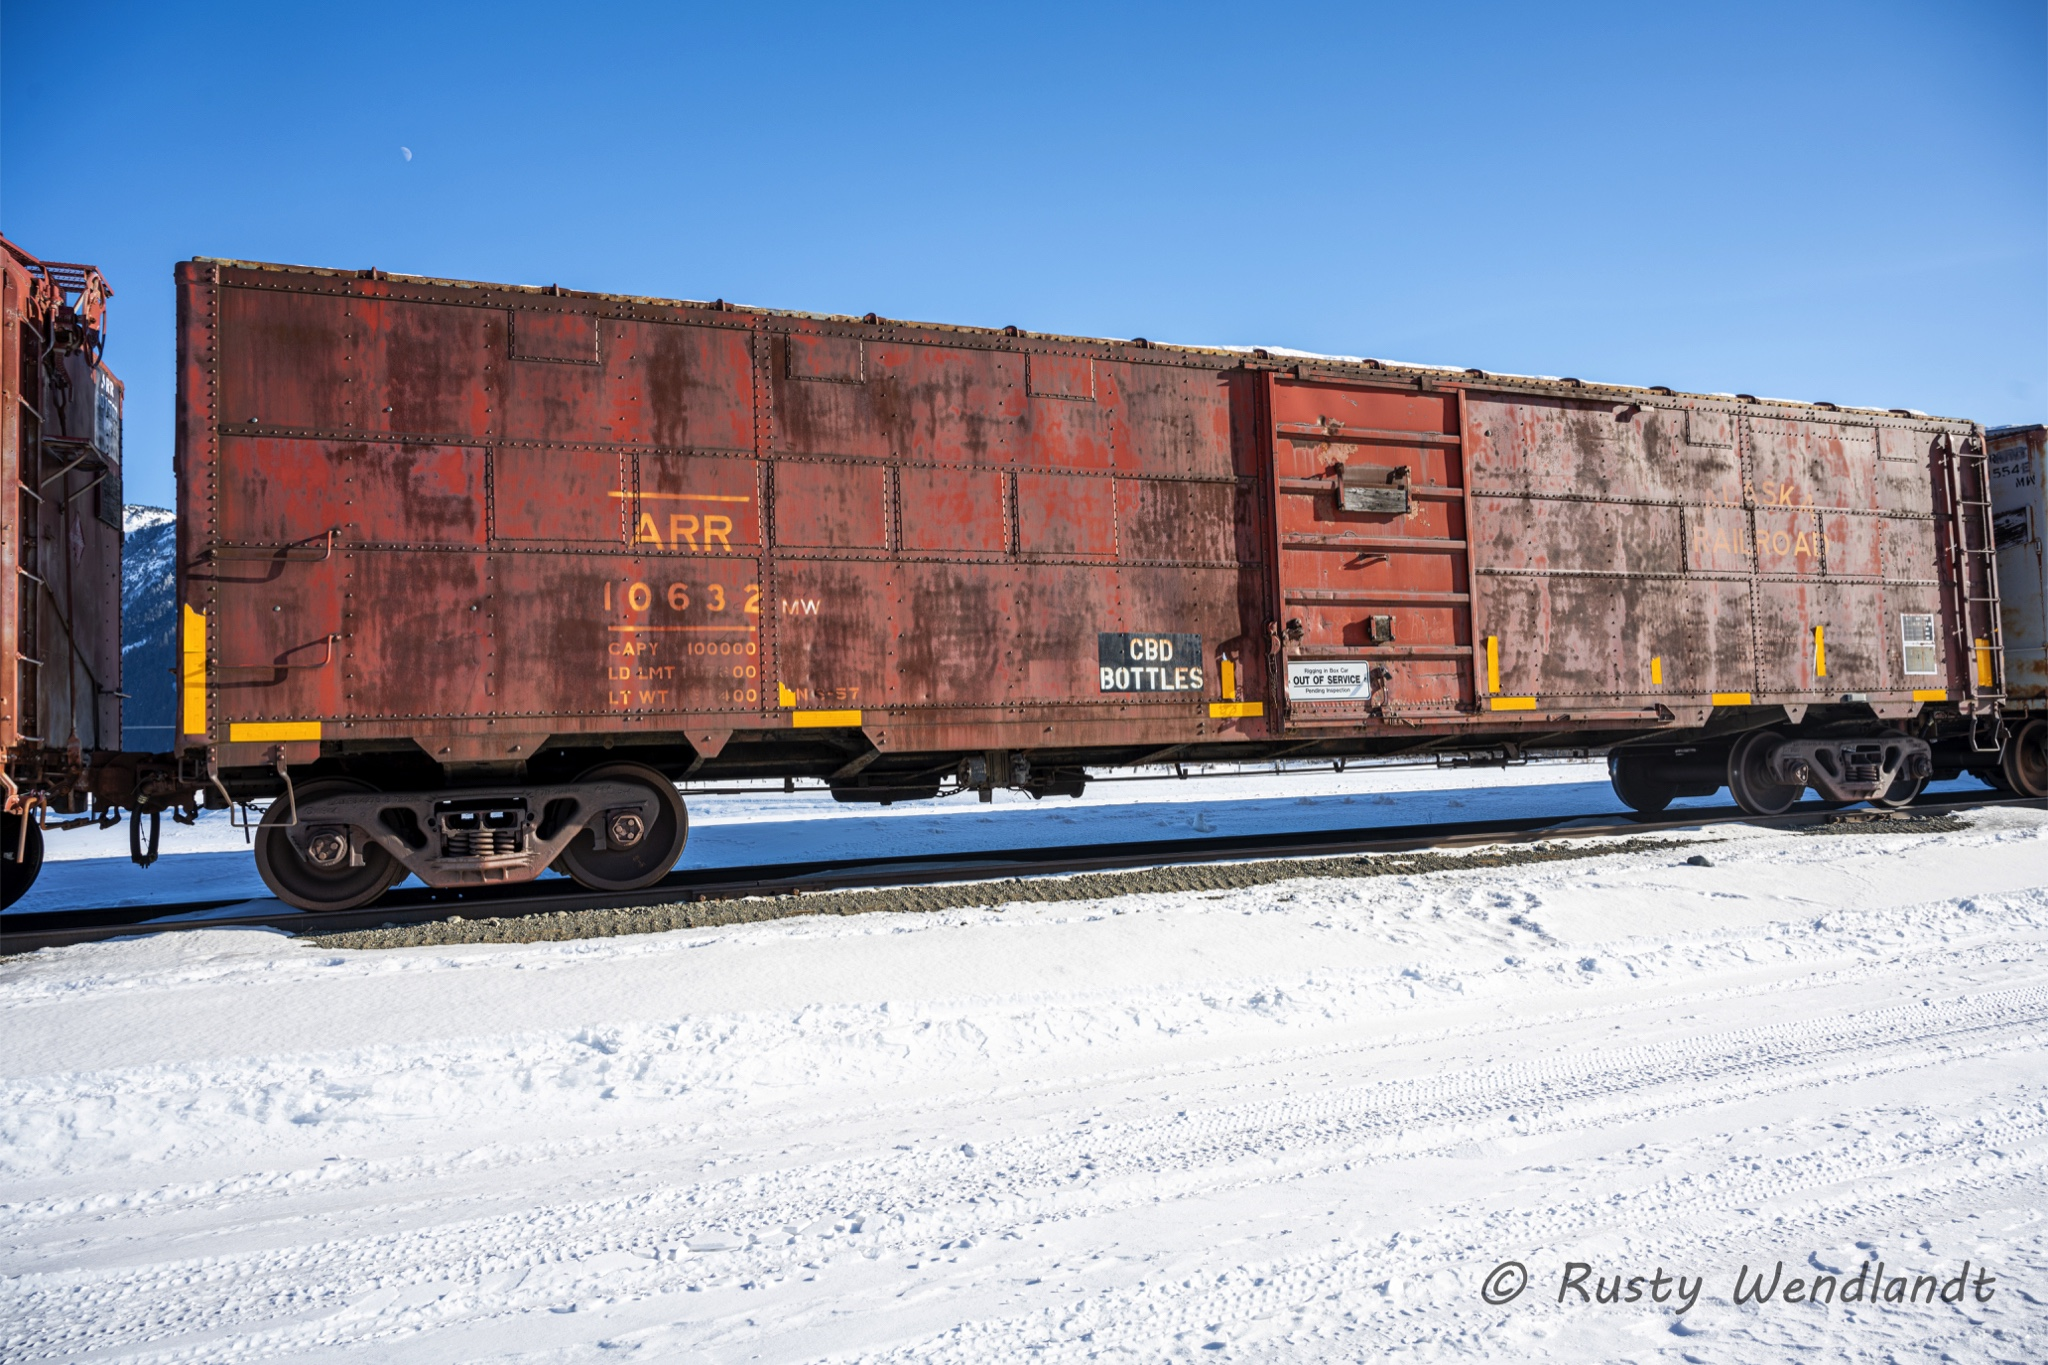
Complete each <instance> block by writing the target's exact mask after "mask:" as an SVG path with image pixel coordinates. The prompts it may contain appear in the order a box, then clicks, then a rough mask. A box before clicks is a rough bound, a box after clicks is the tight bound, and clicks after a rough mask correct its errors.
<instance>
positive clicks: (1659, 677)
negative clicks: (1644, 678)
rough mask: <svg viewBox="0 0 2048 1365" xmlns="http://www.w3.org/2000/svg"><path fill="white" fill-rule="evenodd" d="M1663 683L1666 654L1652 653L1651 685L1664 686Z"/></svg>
mask: <svg viewBox="0 0 2048 1365" xmlns="http://www.w3.org/2000/svg"><path fill="white" fill-rule="evenodd" d="M1663 685H1664V656H1663V655H1661V654H1652V655H1651V656H1650V686H1652V687H1662V686H1663Z"/></svg>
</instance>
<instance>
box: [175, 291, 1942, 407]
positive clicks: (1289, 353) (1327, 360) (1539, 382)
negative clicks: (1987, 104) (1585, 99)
mask: <svg viewBox="0 0 2048 1365" xmlns="http://www.w3.org/2000/svg"><path fill="white" fill-rule="evenodd" d="M192 259H193V261H194V262H195V263H198V264H201V265H219V266H233V267H235V268H237V269H241V270H272V271H277V272H279V273H282V274H298V275H320V276H324V277H327V278H330V279H363V278H365V277H366V275H367V274H368V273H369V272H367V271H364V270H344V269H340V268H338V267H335V266H318V265H288V264H283V263H280V262H276V261H239V260H234V259H232V258H229V257H225V256H194V257H193V258H192ZM376 278H378V279H381V280H392V281H404V282H408V283H412V284H426V285H436V286H440V287H443V288H448V289H486V290H491V291H494V292H500V293H502V292H512V293H520V294H534V295H537V296H539V297H541V298H551V299H553V298H561V299H592V300H596V301H598V302H603V303H630V304H643V305H646V306H648V307H652V308H711V307H713V306H714V304H715V305H716V306H717V307H719V308H720V309H722V310H723V311H726V312H733V313H751V314H754V315H756V316H760V317H777V318H801V319H803V320H804V321H807V322H834V323H843V324H846V325H848V326H853V327H865V326H876V325H880V326H890V327H910V328H916V329H918V330H920V331H930V332H960V333H972V334H974V335H977V336H998V337H1005V338H1009V339H1014V340H1024V339H1026V338H1028V339H1030V340H1033V341H1050V342H1059V343H1066V344H1071V345H1076V346H1121V345H1128V344H1129V343H1130V342H1131V341H1132V340H1135V339H1136V338H1118V337H1089V336H1070V335H1068V334H1066V333H1064V332H1031V331H1026V330H1024V329H1023V328H1019V329H1017V332H1016V335H1015V337H1014V338H1011V337H1010V333H1009V332H1008V331H1007V330H1006V329H1004V328H1001V327H973V326H967V325H963V324H961V323H955V322H919V321H916V320H915V319H912V318H882V319H880V320H879V322H878V323H869V322H868V321H867V320H866V319H865V318H863V317H858V316H855V315H853V314H850V313H806V312H803V311H801V310H799V309H794V308H761V307H756V306H755V305H752V304H745V303H734V302H733V301H732V300H730V299H719V300H707V299H669V298H658V297H655V296H654V295H650V294H606V293H600V292H597V291H595V290H588V289H564V288H562V287H561V286H559V285H542V284H502V283H492V282H491V281H488V280H449V279H442V278H440V277H438V276H434V275H407V274H404V273H402V272H400V271H395V270H378V271H376ZM1145 348H1146V349H1147V350H1159V351H1178V352H1182V353H1184V354H1188V355H1215V356H1229V357H1231V358H1233V359H1236V360H1238V361H1240V362H1242V361H1244V360H1246V359H1250V358H1252V357H1254V356H1256V355H1257V354H1258V353H1259V352H1261V351H1263V352H1264V353H1265V355H1266V356H1267V357H1269V358H1270V359H1273V360H1292V361H1312V362H1314V363H1316V364H1319V365H1340V366H1348V367H1352V368H1356V369H1360V370H1365V371H1368V372H1370V373H1373V374H1388V373H1393V374H1427V375H1449V376H1454V377H1456V378H1459V379H1465V378H1477V379H1482V380H1485V381H1489V382H1494V383H1500V384H1506V385H1512V386H1517V387H1519V386H1522V385H1529V386H1533V387H1536V388H1541V389H1545V390H1559V389H1562V390H1564V391H1566V392H1570V393H1574V394H1579V395H1586V394H1591V393H1615V394H1628V395H1635V394H1641V395H1646V396H1647V397H1648V398H1649V399H1650V400H1652V401H1653V402H1654V401H1655V400H1657V399H1671V398H1697V399H1705V400H1707V401H1709V402H1716V403H1734V404H1737V405H1739V406H1747V407H1773V408H1797V409H1804V410H1807V411H1813V412H1844V413H1860V414H1865V415H1868V416H1872V417H1893V418H1897V417H1900V416H1902V415H1903V414H1908V413H1910V414H1911V415H1910V417H1908V418H1907V420H1910V421H1916V422H1934V423H1944V424H1954V425H1958V426H1969V427H1978V426H1980V424H1979V423H1978V422H1976V421H1975V420H1974V419H1972V418H1968V417H1935V416H1929V415H1928V414H1927V413H1924V412H1920V411H1918V410H1916V409H1912V408H1872V407H1858V406H1852V405H1848V404H1836V403H1809V402H1804V401H1801V400H1799V399H1796V398H1755V397H1752V398H1747V399H1745V398H1744V397H1743V396H1742V395H1740V394H1734V393H1698V392H1693V391H1691V390H1686V389H1666V388H1661V387H1659V388H1652V387H1650V386H1649V385H1646V384H1611V383H1605V382H1601V381H1596V380H1580V379H1564V378H1559V377H1555V376H1551V375H1530V374H1507V373H1504V372H1501V371H1495V370H1478V369H1475V368H1474V367H1469V366H1462V365H1424V364H1415V363H1411V362H1405V361H1393V360H1377V359H1372V358H1369V357H1365V356H1338V355H1324V354H1322V353H1320V352H1317V351H1297V350H1294V349H1292V348H1290V347H1285V346H1194V345H1187V344H1185V343H1179V342H1164V341H1147V342H1146V343H1145ZM1274 368H1277V369H1284V368H1285V366H1275V367H1274Z"/></svg>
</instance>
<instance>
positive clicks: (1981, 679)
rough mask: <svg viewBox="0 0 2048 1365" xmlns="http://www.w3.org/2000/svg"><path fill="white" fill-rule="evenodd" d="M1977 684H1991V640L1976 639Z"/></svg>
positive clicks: (1980, 685) (1985, 685)
mask: <svg viewBox="0 0 2048 1365" xmlns="http://www.w3.org/2000/svg"><path fill="white" fill-rule="evenodd" d="M1977 686H1979V687H1989V686H1991V642H1990V641H1989V640H1985V639H1979V640H1978V641H1977Z"/></svg>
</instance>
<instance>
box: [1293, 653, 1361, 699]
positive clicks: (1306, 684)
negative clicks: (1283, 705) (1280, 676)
mask: <svg viewBox="0 0 2048 1365" xmlns="http://www.w3.org/2000/svg"><path fill="white" fill-rule="evenodd" d="M1287 699H1288V700H1289V701H1371V700H1372V665H1371V664H1369V663H1363V662H1358V661H1353V660H1349V659H1319V660H1312V661H1307V662H1304V661H1302V660H1300V659H1290V660H1288V661H1287Z"/></svg>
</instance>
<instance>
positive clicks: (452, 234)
mask: <svg viewBox="0 0 2048 1365" xmlns="http://www.w3.org/2000/svg"><path fill="white" fill-rule="evenodd" d="M2044 73H2048V7H2044V6H2043V5H2042V4H2041V3H2038V0H2036V2H2035V3H1976V4H1969V3H1962V4H1926V5H1899V4H1885V3H1862V4H1839V5H1838V4H1807V5H1800V4H1784V3H1779V4H1768V5H1753V6H1750V5H1740V4H1727V5H1714V6H1707V5H1698V6H1687V5H1643V4H1627V5H1573V4H1563V5H1556V4H1553V5H1528V4H1520V5H1501V6H1488V5H1484V4H1476V3H1475V4H1463V5H1457V6H1418V5H1399V6H1391V5H1390V6H1383V7H1382V6H1368V5H1355V6H1331V7H1318V6H1315V5H1308V4H1301V5H1291V6H1285V7H1280V6H1275V7H1270V9H1267V10H1263V11H1262V9H1261V7H1258V6H1245V5H1218V6H1214V7H1203V6H1166V5H1161V6H1144V5H1134V6H1118V5H1110V4H1087V5H1072V6H1068V5H1053V4H1038V5H1017V4H1011V5H1006V6H981V7H976V6H962V5H951V6H933V7H922V8H920V7H895V6H888V5H876V4H862V5H859V6H852V5H847V6H815V7H814V6H807V5H804V4H801V3H796V0H782V2H780V3H777V4H774V5H756V6H733V5H722V6H707V7H702V8H698V7H691V6H684V5H674V6H666V5H646V6H633V5H607V4H600V3H582V4H576V5H560V4H555V5H528V4H521V3H516V2H514V0H506V2H505V3H499V4H493V5H479V6H456V5H435V4H432V3H426V2H425V0H421V2H419V3H413V4H407V5H389V4H377V3H355V4H348V5H312V4H305V5H284V4H265V5H202V4H193V5H176V4H147V5H143V4H138V5H125V4H95V3H91V0H70V2H69V3H66V4H61V5H60V4H50V3H41V4H30V3H21V2H20V0H4V3H0V229H4V230H5V231H6V232H7V234H8V235H9V236H11V237H13V238H14V239H15V240H16V241H18V242H20V243H21V244H22V245H23V246H24V247H26V248H27V249H28V250H30V251H33V252H35V253H37V254H40V255H44V256H47V257H50V258H53V259H58V260H81V261H90V262H94V263H96V264H98V265H100V266H101V267H102V268H103V269H104V270H105V271H106V272H107V274H108V276H109V278H110V279H111V280H112V282H113V284H114V287H115V289H116V291H117V297H116V298H115V300H114V315H113V324H112V330H113V341H112V344H111V346H110V350H109V355H110V361H111V363H112V364H113V365H114V367H115V369H116V370H117V371H118V372H119V373H120V374H121V375H122V376H123V378H124V379H126V380H127V382H128V386H129V387H128V394H129V407H128V451H129V472H128V488H129V494H130V497H131V498H132V499H133V500H136V501H143V502H153V503H157V504H167V503H168V502H169V501H170V498H171V478H170V450H171V407H172V400H173V384H174V371H173V341H174V338H173V334H172V325H173V308H172V294H171V274H170V272H171V266H172V263H173V262H174V261H176V260H179V259H182V258H185V257H189V256H194V255H209V256H230V257H242V258H252V259H260V260H274V261H293V262H303V263H311V264H319V265H332V266H345V267H366V266H378V267H381V268H383V269H386V270H394V271H406V272H412V273H418V274H428V275H442V276H454V277H461V278H469V279H486V280H504V281H514V282H520V283H537V284H548V283H560V284H562V285H564V286H567V287H572V288H579V289H597V290H607V291H613V292H620V293H637V294H654V295H665V296H673V297H682V298H698V299H708V298H713V297H722V298H727V299H736V300H741V301H745V302H748V303H755V304H762V305H768V306H775V307H786V308H799V309H807V310H817V311H834V312H847V313H865V312H869V311H874V312H878V313H881V314H884V315H885V316H894V317H903V318H918V319H929V320H938V321H946V322H961V323H975V324H987V325H994V326H1001V325H1004V324H1009V323H1014V324H1017V325H1019V326H1022V327H1027V328H1031V329H1034V330H1046V331H1064V332H1079V333H1087V334H1101V335H1107V336H1132V335H1143V336H1147V337H1151V338H1153V339H1155V340H1168V341H1187V342H1217V343H1232V344H1268V345H1280V346H1293V347H1300V348H1303V349H1309V350H1321V351H1337V352H1344V353H1350V354H1364V355H1374V356H1381V357H1387V358H1395V359H1407V360H1422V361H1432V362H1442V363H1455V364H1459V365H1477V366H1481V367H1483V368H1486V369H1491V370H1509V371H1519V372H1534V373H1543V374H1570V375H1577V376H1580V377H1583V378H1589V379H1590V378H1600V379H1610V380H1616V381H1621V382H1630V383H1641V384H1652V383H1656V384H1669V385H1673V386H1676V387H1680V388H1690V389H1705V390H1715V391H1742V392H1749V393H1760V394H1766V395H1776V396H1783V397H1792V398H1806V399H1827V400H1830V401H1834V402H1838V403H1860V404H1875V405H1879V406H1885V407H1893V406H1910V407H1916V408H1921V409H1925V410H1927V411H1931V412H1937V413H1943V414H1952V415H1961V416H1969V417H1975V418H1978V419H1980V420H1983V421H1985V422H1987V423H1994V424H1996V423H2005V422H2019V421H2041V420H2043V419H2044V418H2048V85H2044ZM401 147H405V148H410V149H411V151H412V158H411V159H410V160H407V159H406V158H405V157H404V155H403V154H402V153H401V151H400V148H401Z"/></svg>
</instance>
